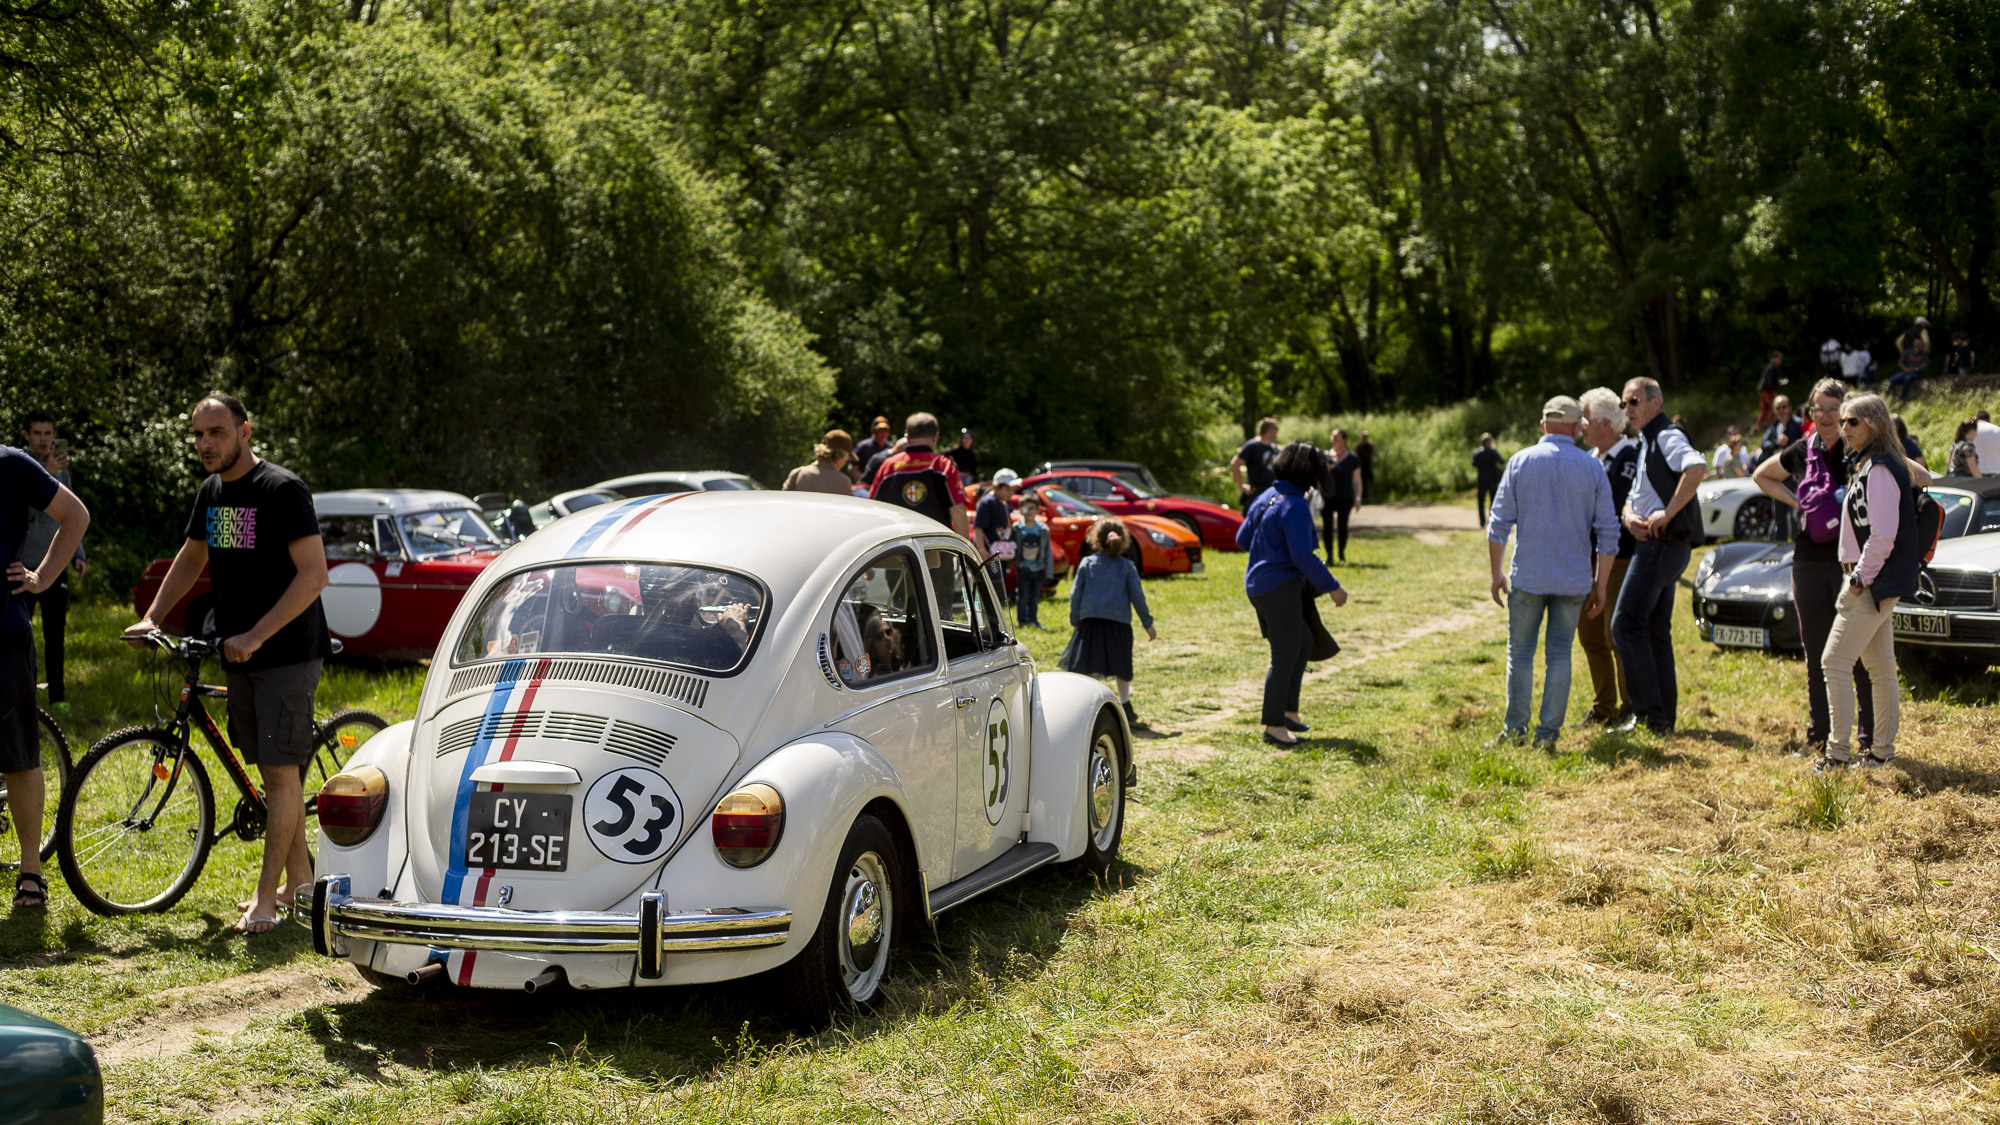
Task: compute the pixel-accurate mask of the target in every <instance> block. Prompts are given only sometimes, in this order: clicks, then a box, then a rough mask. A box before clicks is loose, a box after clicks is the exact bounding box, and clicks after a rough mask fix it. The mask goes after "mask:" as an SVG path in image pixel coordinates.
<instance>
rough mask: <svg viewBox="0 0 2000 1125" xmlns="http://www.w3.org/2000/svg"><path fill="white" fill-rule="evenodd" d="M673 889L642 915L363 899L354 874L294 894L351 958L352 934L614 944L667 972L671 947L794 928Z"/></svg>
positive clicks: (648, 970)
mask: <svg viewBox="0 0 2000 1125" xmlns="http://www.w3.org/2000/svg"><path fill="white" fill-rule="evenodd" d="M666 901H667V900H666V896H665V895H663V894H661V893H660V892H658V891H648V892H646V893H645V894H644V895H643V896H641V898H640V901H639V911H638V913H636V914H618V913H613V912H610V911H602V910H508V909H506V908H503V907H491V906H451V905H447V904H444V903H433V902H392V901H390V900H388V899H379V898H355V897H354V896H353V895H352V894H351V893H350V880H349V878H348V877H347V876H345V875H322V876H320V877H319V879H318V880H316V881H315V882H314V883H313V885H312V886H311V887H310V888H305V887H301V888H300V889H299V891H298V894H297V895H296V896H295V906H296V909H294V910H293V912H292V916H293V917H294V918H295V919H297V921H298V923H299V924H300V925H301V926H304V927H305V928H306V929H308V930H310V931H311V932H312V935H313V948H314V949H315V950H317V951H318V952H319V953H320V954H321V955H323V956H328V957H344V956H346V954H347V950H346V944H347V942H346V939H348V938H359V939H362V940H364V941H386V942H391V943H393V944H397V945H422V946H427V947H430V948H434V949H479V950H490V951H493V952H497V953H542V954H557V953H611V954H630V955H636V956H637V957H638V958H639V975H640V976H641V977H644V978H646V979H648V980H655V979H658V978H659V977H660V976H661V975H662V964H661V959H662V957H663V956H664V955H665V954H668V953H702V952H710V951H714V950H730V949H754V948H758V947H760V946H767V945H783V944H784V943H785V941H786V940H788V939H789V938H790V937H791V932H792V912H791V911H789V910H735V909H729V910H712V911H704V912H702V913H700V914H668V913H667V912H666Z"/></svg>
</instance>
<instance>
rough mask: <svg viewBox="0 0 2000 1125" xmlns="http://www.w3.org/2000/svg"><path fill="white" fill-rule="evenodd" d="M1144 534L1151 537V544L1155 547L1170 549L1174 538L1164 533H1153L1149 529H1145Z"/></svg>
mask: <svg viewBox="0 0 2000 1125" xmlns="http://www.w3.org/2000/svg"><path fill="white" fill-rule="evenodd" d="M1146 534H1147V535H1149V536H1151V537H1152V540H1153V543H1154V544H1155V545H1157V546H1161V547H1171V546H1173V545H1174V537H1173V536H1171V535H1168V534H1166V533H1165V532H1160V531H1154V530H1153V529H1152V528H1150V527H1149V528H1147V529H1146Z"/></svg>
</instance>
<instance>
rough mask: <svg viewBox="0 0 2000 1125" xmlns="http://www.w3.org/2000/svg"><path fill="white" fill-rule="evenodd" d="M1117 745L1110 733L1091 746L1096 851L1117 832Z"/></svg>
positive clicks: (1092, 832) (1092, 836)
mask: <svg viewBox="0 0 2000 1125" xmlns="http://www.w3.org/2000/svg"><path fill="white" fill-rule="evenodd" d="M1117 763H1118V749H1117V747H1116V745H1115V744H1114V743H1113V742H1112V740H1111V736H1110V735H1109V734H1103V735H1099V736H1098V738H1097V743H1096V744H1095V745H1093V746H1092V747H1091V748H1090V839H1091V843H1092V844H1094V845H1095V846H1096V847H1097V849H1098V850H1099V851H1103V850H1105V849H1107V848H1109V847H1110V846H1111V840H1112V837H1113V836H1115V835H1116V834H1117V832H1118V814H1119V807H1118V805H1119V801H1118V764H1117Z"/></svg>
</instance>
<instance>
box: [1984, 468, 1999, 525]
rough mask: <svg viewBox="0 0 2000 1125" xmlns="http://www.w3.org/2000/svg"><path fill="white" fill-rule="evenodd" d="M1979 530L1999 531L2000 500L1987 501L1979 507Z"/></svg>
mask: <svg viewBox="0 0 2000 1125" xmlns="http://www.w3.org/2000/svg"><path fill="white" fill-rule="evenodd" d="M1981 467H1982V468H1983V467H1984V466H1981ZM1979 530H1980V531H1996V530H2000V500H1988V501H1986V502H1985V503H1983V504H1981V505H1980V506H1979Z"/></svg>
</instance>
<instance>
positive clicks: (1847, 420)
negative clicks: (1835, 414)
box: [1840, 418, 1862, 426]
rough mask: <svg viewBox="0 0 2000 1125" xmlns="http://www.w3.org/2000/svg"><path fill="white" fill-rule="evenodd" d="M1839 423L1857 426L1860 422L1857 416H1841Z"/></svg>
mask: <svg viewBox="0 0 2000 1125" xmlns="http://www.w3.org/2000/svg"><path fill="white" fill-rule="evenodd" d="M1840 424H1841V425H1843V426H1859V425H1861V424H1862V423H1861V419H1859V418H1842V419H1841V420H1840Z"/></svg>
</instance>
